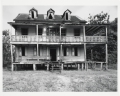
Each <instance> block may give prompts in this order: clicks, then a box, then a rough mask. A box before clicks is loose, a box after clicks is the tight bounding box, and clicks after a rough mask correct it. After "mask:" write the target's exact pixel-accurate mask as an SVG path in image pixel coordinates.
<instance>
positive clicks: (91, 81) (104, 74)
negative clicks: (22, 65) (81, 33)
mask: <svg viewBox="0 0 120 96" xmlns="http://www.w3.org/2000/svg"><path fill="white" fill-rule="evenodd" d="M3 91H4V92H15V91H17V92H46V91H59V92H63V91H65V92H72V91H74V92H86V91H87V92H89V91H92V92H107V91H109V92H114V91H117V70H108V71H92V70H88V71H62V73H59V72H49V71H13V72H11V71H3Z"/></svg>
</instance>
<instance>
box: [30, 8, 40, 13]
mask: <svg viewBox="0 0 120 96" xmlns="http://www.w3.org/2000/svg"><path fill="white" fill-rule="evenodd" d="M31 10H34V11H36V12H38V11H37V10H36V9H35V8H34V7H33V8H32V9H30V10H29V12H30V11H31Z"/></svg>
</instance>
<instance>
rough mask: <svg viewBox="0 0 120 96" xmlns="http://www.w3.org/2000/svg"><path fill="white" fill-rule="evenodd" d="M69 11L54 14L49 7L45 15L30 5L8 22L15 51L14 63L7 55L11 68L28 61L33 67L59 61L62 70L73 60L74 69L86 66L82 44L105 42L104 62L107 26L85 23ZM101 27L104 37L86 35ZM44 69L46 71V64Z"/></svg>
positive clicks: (83, 45)
mask: <svg viewBox="0 0 120 96" xmlns="http://www.w3.org/2000/svg"><path fill="white" fill-rule="evenodd" d="M71 13H72V12H71V11H70V10H68V9H67V10H66V11H65V12H64V13H63V14H62V13H61V15H56V14H55V11H54V10H53V9H49V10H48V11H47V12H46V14H39V13H38V11H37V10H36V9H35V8H32V9H30V10H29V12H28V13H26V14H18V16H17V17H16V18H15V19H14V22H8V23H9V24H10V25H11V26H12V27H13V28H14V29H15V35H11V42H10V43H11V46H12V45H14V46H15V52H16V56H15V61H14V62H13V54H11V56H12V70H14V69H15V68H16V67H18V66H24V65H26V66H28V65H31V64H32V65H31V66H32V67H33V69H34V70H36V69H37V66H39V65H40V64H43V65H44V64H46V63H43V62H44V60H51V61H59V60H62V62H63V64H62V69H63V67H64V66H65V64H69V62H72V63H74V62H75V64H77V68H78V69H79V68H82V69H86V68H87V65H86V63H85V61H86V55H87V54H86V44H98V46H99V44H105V46H106V64H107V25H90V24H86V21H85V20H82V19H81V18H79V17H77V16H73V15H71ZM101 30H104V32H105V33H106V36H86V34H87V33H88V34H89V33H94V32H98V31H101ZM11 53H12V47H11ZM45 66H46V65H45ZM21 68H22V67H21ZM46 69H47V70H49V65H48V66H46Z"/></svg>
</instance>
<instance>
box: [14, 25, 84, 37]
mask: <svg viewBox="0 0 120 96" xmlns="http://www.w3.org/2000/svg"><path fill="white" fill-rule="evenodd" d="M38 27H39V28H42V29H43V35H44V36H45V35H46V31H47V28H46V26H40V25H39V26H38ZM21 28H28V35H36V34H37V33H36V26H35V25H30V26H27V25H26V26H22V25H21V26H17V29H16V31H15V34H16V35H21ZM63 28H66V30H67V32H66V36H74V28H80V36H83V27H82V26H77V27H76V26H65V27H63Z"/></svg>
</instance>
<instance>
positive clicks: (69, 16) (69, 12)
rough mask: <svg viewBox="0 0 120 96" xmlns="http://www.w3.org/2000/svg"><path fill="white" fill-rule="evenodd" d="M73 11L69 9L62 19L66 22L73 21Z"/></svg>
mask: <svg viewBox="0 0 120 96" xmlns="http://www.w3.org/2000/svg"><path fill="white" fill-rule="evenodd" d="M71 13H72V12H71V11H70V10H69V9H67V10H66V11H65V12H64V13H63V15H62V18H63V19H64V20H71Z"/></svg>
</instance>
